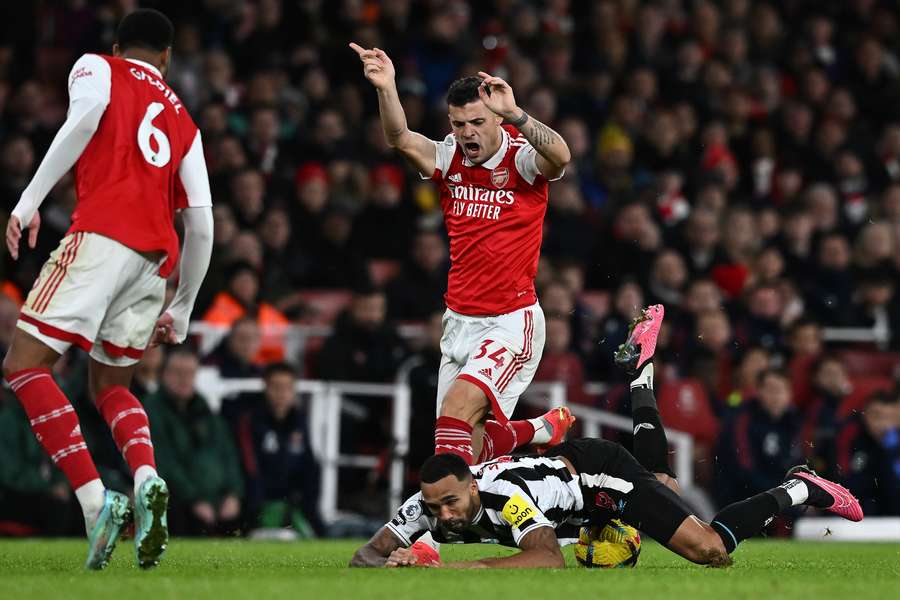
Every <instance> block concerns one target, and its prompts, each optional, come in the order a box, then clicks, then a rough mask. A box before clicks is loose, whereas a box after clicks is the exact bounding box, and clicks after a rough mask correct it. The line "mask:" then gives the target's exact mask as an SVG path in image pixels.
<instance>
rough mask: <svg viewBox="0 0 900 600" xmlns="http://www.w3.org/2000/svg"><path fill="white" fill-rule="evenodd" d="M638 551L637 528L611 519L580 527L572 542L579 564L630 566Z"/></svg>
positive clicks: (633, 564)
mask: <svg viewBox="0 0 900 600" xmlns="http://www.w3.org/2000/svg"><path fill="white" fill-rule="evenodd" d="M640 554H641V536H640V534H639V533H638V531H637V529H635V528H634V527H632V526H631V525H626V524H625V523H623V522H622V521H619V520H618V519H613V520H612V521H610V522H609V524H607V525H604V526H603V527H598V526H594V527H582V528H581V533H580V534H579V536H578V543H577V544H575V560H577V561H578V564H580V565H581V566H582V567H588V568H600V569H612V568H616V567H633V566H635V565H636V564H637V560H638V556H640Z"/></svg>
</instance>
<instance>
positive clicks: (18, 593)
mask: <svg viewBox="0 0 900 600" xmlns="http://www.w3.org/2000/svg"><path fill="white" fill-rule="evenodd" d="M358 544H359V542H353V541H327V542H306V543H270V542H250V541H245V540H181V539H176V540H174V541H173V542H172V544H171V545H170V549H169V552H168V553H167V554H166V556H165V559H164V562H163V564H162V565H161V566H160V567H159V568H157V569H155V570H153V571H150V572H142V571H140V570H139V569H137V568H136V567H135V566H134V549H133V547H132V545H131V544H130V543H129V542H128V541H125V542H123V543H122V544H120V546H119V548H118V549H117V550H116V554H115V556H114V557H113V561H112V563H111V564H110V566H109V567H108V568H107V569H106V570H105V571H103V572H99V573H87V572H84V571H82V569H81V563H82V561H83V560H84V543H83V542H81V541H78V540H59V541H56V540H25V541H9V540H6V541H0V598H10V599H13V598H15V599H17V600H18V599H21V598H40V599H41V600H48V599H51V598H67V599H68V598H72V599H77V598H90V599H101V598H115V599H117V600H122V599H125V600H134V599H137V598H145V597H147V598H154V599H162V598H191V599H194V598H214V599H216V600H227V599H230V598H253V599H254V600H263V599H264V598H289V599H291V600H305V599H310V600H326V599H330V598H339V599H341V600H354V599H356V598H365V599H370V598H371V599H379V598H384V599H392V600H393V599H396V598H416V599H418V598H422V599H435V600H439V599H446V600H457V599H459V600H480V599H482V598H484V599H495V598H496V599H498V600H499V599H502V600H507V599H510V600H527V599H530V598H541V599H545V600H551V599H552V600H556V599H560V598H602V597H612V598H650V597H663V598H666V597H672V596H671V594H673V593H674V594H677V596H675V597H674V598H675V600H695V599H698V598H726V599H727V600H734V599H736V598H765V599H767V600H768V599H771V600H783V599H785V598H803V599H805V600H820V599H822V598H847V599H849V600H861V599H862V598H897V597H900V596H898V594H900V591H898V590H900V544H851V543H836V542H827V543H825V542H822V543H815V542H790V541H766V540H761V541H750V542H745V543H744V544H742V545H741V547H740V548H739V549H738V551H737V552H736V553H735V555H734V558H735V565H734V566H733V567H731V568H728V569H708V568H704V567H699V566H696V565H692V564H690V563H688V562H686V561H684V560H682V559H681V558H679V557H677V556H675V555H674V554H672V553H670V552H668V551H667V550H665V549H664V548H662V547H661V546H659V545H657V544H653V543H646V542H645V543H644V546H643V552H642V554H641V559H640V562H639V563H638V566H637V568H635V569H615V570H598V569H584V568H581V567H577V566H576V565H575V562H574V558H573V556H572V550H571V548H568V549H566V550H565V554H566V557H567V560H568V562H569V565H570V568H568V569H565V570H530V571H515V570H503V571H497V570H483V571H453V570H449V569H448V570H440V569H405V570H393V569H390V570H389V569H347V568H346V567H345V565H346V563H347V561H348V559H349V558H350V556H351V554H352V552H353V550H354V549H355V548H356V547H357V546H358ZM510 552H512V550H509V549H505V548H501V547H494V546H480V545H470V546H464V547H463V546H444V547H443V549H442V556H443V559H444V560H451V561H452V560H461V559H470V558H478V557H483V556H488V555H492V556H498V555H504V554H508V553H510ZM663 594H664V595H663ZM651 595H652V596H651Z"/></svg>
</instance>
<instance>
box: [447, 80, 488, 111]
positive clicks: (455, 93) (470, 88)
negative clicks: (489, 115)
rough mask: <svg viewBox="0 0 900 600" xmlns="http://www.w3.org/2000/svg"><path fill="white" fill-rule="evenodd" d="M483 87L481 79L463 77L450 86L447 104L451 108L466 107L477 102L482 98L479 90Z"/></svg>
mask: <svg viewBox="0 0 900 600" xmlns="http://www.w3.org/2000/svg"><path fill="white" fill-rule="evenodd" d="M479 87H481V77H475V76H472V77H463V78H461V79H457V80H456V81H454V82H453V83H451V84H450V89H449V90H447V104H449V105H450V106H465V105H466V104H468V103H469V102H475V101H476V100H478V99H479V98H480V96H479V95H478V88H479Z"/></svg>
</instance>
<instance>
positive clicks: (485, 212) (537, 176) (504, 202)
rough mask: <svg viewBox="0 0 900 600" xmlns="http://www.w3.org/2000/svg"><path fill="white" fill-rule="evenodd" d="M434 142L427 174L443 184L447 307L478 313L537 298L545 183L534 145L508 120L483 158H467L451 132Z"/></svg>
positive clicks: (510, 308)
mask: <svg viewBox="0 0 900 600" xmlns="http://www.w3.org/2000/svg"><path fill="white" fill-rule="evenodd" d="M435 146H436V148H437V164H436V168H435V171H434V174H433V175H432V177H431V179H432V180H433V181H435V182H436V183H437V184H438V185H439V186H440V194H441V207H442V209H443V211H444V223H445V225H446V227H447V233H448V234H449V236H450V277H449V281H448V283H447V294H446V295H445V296H444V300H445V301H446V303H447V307H448V308H450V309H451V310H454V311H456V312H458V313H461V314H464V315H473V316H475V315H499V314H505V313H510V312H513V311H515V310H518V309H520V308H523V307H526V306H530V305H532V304H534V303H535V302H537V294H536V293H535V290H534V277H535V275H536V274H537V265H538V258H539V256H540V250H541V239H542V237H543V224H544V214H545V213H546V211H547V187H548V185H547V184H548V180H547V178H546V177H544V176H543V175H542V174H541V173H540V172H539V171H538V170H537V166H536V165H535V156H536V152H535V150H534V148H533V147H532V146H531V144H529V143H528V141H527V140H526V139H525V138H524V136H522V135H521V134H520V133H519V132H518V131H517V130H516V129H515V128H514V127H511V126H508V125H504V126H503V140H502V143H501V145H500V149H499V150H498V151H497V153H496V154H495V155H494V156H492V157H491V158H490V159H488V160H487V161H485V162H484V163H482V164H480V165H475V164H473V163H471V162H470V161H469V160H468V159H467V158H466V157H465V154H464V153H463V152H462V150H461V149H460V148H459V145H458V144H457V143H456V138H455V137H454V136H453V135H452V134H451V135H448V136H447V137H446V138H445V139H444V141H443V142H435Z"/></svg>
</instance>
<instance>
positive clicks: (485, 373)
mask: <svg viewBox="0 0 900 600" xmlns="http://www.w3.org/2000/svg"><path fill="white" fill-rule="evenodd" d="M478 374H479V375H483V376H485V377H487V378H488V379H490V378H491V377H492V376H493V374H492V373H491V370H490V369H481V370H480V371H478Z"/></svg>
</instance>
